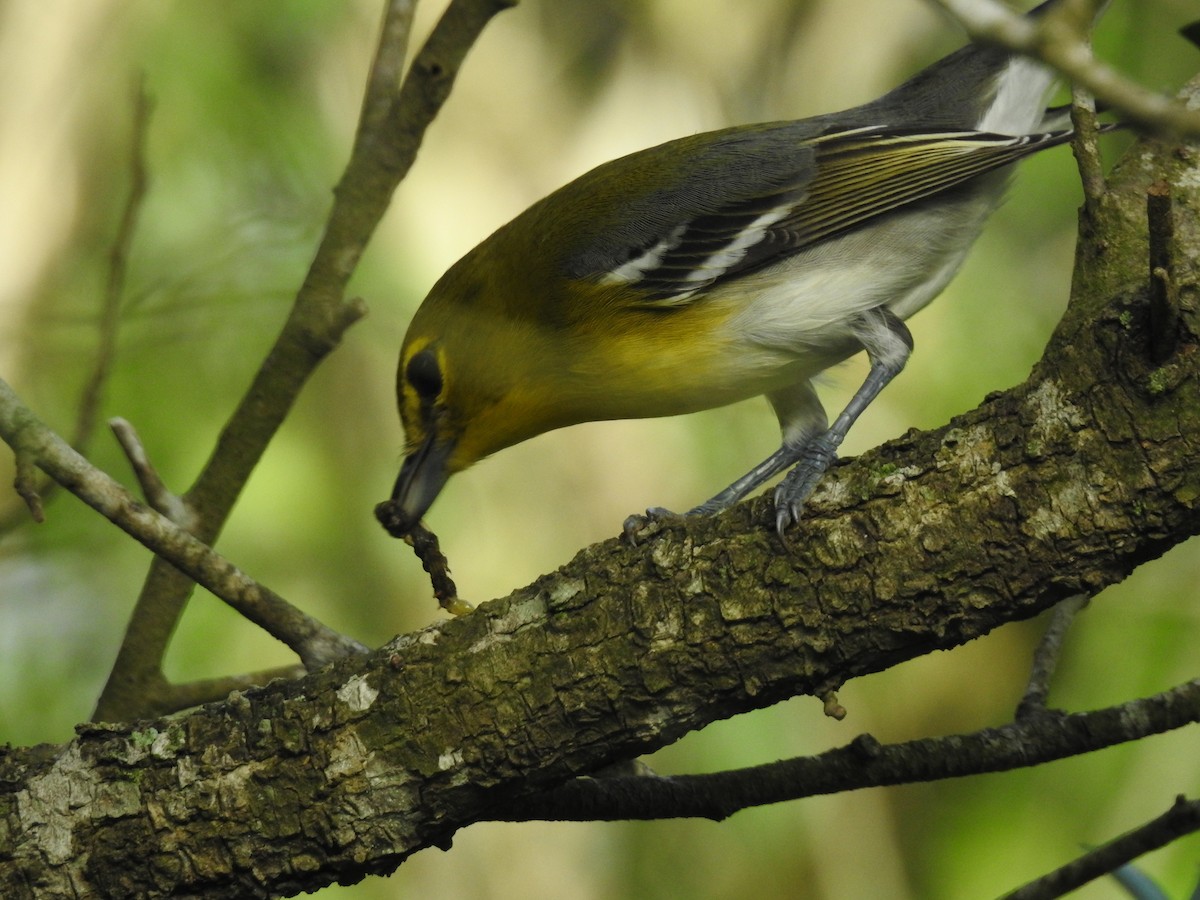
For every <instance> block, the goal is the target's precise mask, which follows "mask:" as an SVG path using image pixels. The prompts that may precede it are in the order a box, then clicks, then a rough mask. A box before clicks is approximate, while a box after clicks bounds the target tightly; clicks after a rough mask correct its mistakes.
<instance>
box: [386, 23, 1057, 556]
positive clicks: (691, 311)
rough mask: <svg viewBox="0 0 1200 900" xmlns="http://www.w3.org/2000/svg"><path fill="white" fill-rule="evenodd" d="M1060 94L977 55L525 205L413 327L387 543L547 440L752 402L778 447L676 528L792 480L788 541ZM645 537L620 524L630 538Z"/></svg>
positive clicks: (603, 172) (663, 152)
mask: <svg viewBox="0 0 1200 900" xmlns="http://www.w3.org/2000/svg"><path fill="white" fill-rule="evenodd" d="M1058 2H1060V0H1048V2H1045V3H1042V4H1041V5H1039V6H1038V7H1036V8H1035V9H1034V10H1032V11H1031V12H1029V13H1028V14H1027V15H1029V16H1032V17H1035V18H1037V17H1040V16H1043V15H1044V14H1045V13H1046V11H1047V10H1049V9H1051V8H1052V7H1053V6H1055V5H1056V4H1057V3H1058ZM1056 81H1057V77H1056V75H1055V73H1054V72H1053V71H1052V70H1051V69H1049V68H1048V67H1047V66H1045V65H1044V64H1042V63H1040V62H1037V61H1034V60H1032V59H1030V58H1027V57H1024V56H1020V55H1015V54H1012V53H1010V52H1007V51H1005V50H1003V49H1000V48H998V47H995V46H991V45H984V44H978V43H971V44H967V45H966V46H964V47H962V48H961V49H959V50H957V51H955V52H953V53H951V54H950V55H949V56H946V57H944V58H943V59H941V60H939V61H938V62H935V63H934V64H932V65H931V66H929V67H928V68H926V69H924V70H922V71H920V72H918V73H917V74H916V75H914V76H912V77H911V78H909V79H908V80H907V81H905V82H904V83H902V84H901V85H900V86H898V87H896V88H894V89H893V90H891V91H890V92H888V93H887V94H885V95H883V96H882V97H880V98H878V99H876V100H873V101H871V102H868V103H865V104H863V105H860V106H857V107H854V108H851V109H847V110H843V111H840V112H834V113H828V114H823V115H817V116H815V117H811V118H805V119H799V120H793V121H781V122H769V123H762V124H752V125H743V126H735V127H730V128H725V129H722V130H718V131H712V132H707V133H702V134H695V135H690V136H686V137H682V138H679V139H676V140H672V141H669V142H667V143H664V144H660V145H658V146H655V147H651V148H649V149H646V150H641V151H637V152H634V153H632V154H629V155H627V156H623V157H621V158H619V159H616V160H613V161H610V162H606V163H604V164H602V165H600V166H598V167H596V168H594V169H592V170H591V171H589V172H587V173H585V174H584V175H582V176H580V177H578V178H577V179H575V180H574V181H571V182H570V183H568V184H567V185H565V186H564V187H561V188H559V189H558V190H556V191H554V192H553V193H551V194H549V195H548V196H546V197H545V198H543V199H542V200H539V201H538V202H536V203H534V204H533V205H532V206H530V207H529V208H528V209H526V210H525V211H524V212H522V213H520V214H519V215H518V216H516V218H514V219H513V220H511V221H510V222H508V223H507V224H505V225H503V226H501V227H500V228H499V229H498V230H496V231H495V232H494V233H493V234H492V235H491V236H490V237H488V238H487V239H486V240H484V241H483V242H482V243H480V244H479V245H478V246H476V247H475V248H474V249H473V250H471V251H470V252H468V253H467V254H466V255H465V256H464V257H463V258H462V259H460V260H459V261H458V262H457V263H455V264H454V265H453V266H452V267H451V268H450V269H449V270H448V271H447V272H446V273H445V274H444V275H443V276H442V277H441V278H440V279H439V280H438V281H437V282H436V283H435V285H434V286H433V288H432V289H431V290H430V292H429V294H428V295H427V297H426V298H425V300H424V301H423V303H422V304H421V305H420V307H419V308H418V309H417V311H416V313H415V315H414V316H413V318H412V321H411V324H410V325H409V328H408V331H407V334H406V335H405V337H404V340H403V344H402V347H401V353H400V361H399V367H398V371H397V379H396V381H397V395H398V402H399V408H400V417H401V421H402V424H403V429H404V434H405V441H406V446H405V455H404V460H403V463H402V465H401V468H400V473H399V476H398V477H397V479H396V482H395V485H394V488H393V491H392V494H391V498H390V500H388V501H385V503H384V504H381V507H383V506H386V507H387V508H388V510H389V515H388V516H387V517H386V521H385V527H387V528H388V530H389V531H391V532H392V533H393V534H395V535H397V536H404V535H405V534H406V533H408V532H410V531H411V530H412V529H413V528H414V527H416V525H417V523H419V521H420V520H421V518H422V517H423V516H424V515H425V513H426V512H427V511H428V509H429V508H430V506H431V505H432V504H433V502H434V500H435V499H436V498H437V497H438V496H439V494H440V493H441V492H442V489H443V488H444V486H445V485H446V483H447V481H448V479H449V478H450V477H451V476H452V475H454V474H456V473H458V472H461V471H463V470H464V469H466V468H468V467H469V466H471V465H472V464H474V463H475V462H477V461H479V460H481V459H483V458H484V457H487V456H489V455H490V454H493V453H496V452H497V451H500V450H503V449H505V448H507V447H510V446H512V445H514V444H517V443H519V442H522V441H525V440H527V439H529V438H532V437H534V436H536V435H539V434H542V433H544V432H547V431H550V430H552V429H557V428H562V427H565V426H569V425H573V424H577V423H581V422H588V421H598V420H608V419H631V418H646V417H656V416H671V415H678V414H682V413H690V412H695V411H698V410H703V409H709V408H713V407H718V406H723V405H726V404H729V403H733V402H735V401H740V400H743V399H746V398H750V397H755V396H758V395H765V397H766V399H767V400H768V401H769V403H770V405H771V407H772V408H773V410H774V412H775V415H776V417H777V418H778V421H779V426H780V432H781V442H780V446H779V449H778V450H776V451H775V452H774V453H772V454H771V455H770V456H768V457H767V458H766V459H764V460H762V461H761V462H760V463H758V464H757V465H755V466H753V467H752V468H751V469H750V470H749V471H748V472H746V474H745V475H743V476H742V477H740V478H738V479H737V480H736V481H734V482H733V483H732V484H730V485H729V486H728V487H726V488H725V489H723V490H721V491H719V492H718V493H717V494H715V495H714V496H713V497H712V498H711V499H709V500H708V501H706V502H704V503H701V504H700V505H698V506H696V507H694V508H693V509H691V510H690V511H689V512H688V515H702V514H709V513H714V512H716V511H719V510H722V509H725V508H726V507H728V506H730V505H732V504H733V503H735V502H737V501H739V500H741V499H742V498H744V497H746V496H747V495H748V494H750V493H752V492H753V491H755V490H756V489H758V488H759V487H761V486H762V485H763V484H764V483H765V482H767V481H768V480H770V479H771V478H773V477H774V476H776V475H778V474H779V473H781V472H786V474H785V475H784V476H783V478H782V480H781V482H780V483H779V484H778V486H777V487H776V489H775V492H774V513H775V517H774V518H775V521H774V526H775V528H776V530H777V531H778V533H779V534H780V536H781V537H782V536H783V535H784V534H785V532H786V530H787V529H788V528H789V527H791V526H792V525H793V524H794V523H796V522H797V521H798V520H799V519H800V518H801V515H802V512H803V509H804V505H805V502H806V501H807V500H808V499H809V497H810V496H811V495H812V493H813V491H814V489H815V488H816V485H817V484H818V482H819V481H820V479H821V477H822V475H823V474H824V473H825V472H826V470H827V469H828V468H829V467H830V465H831V464H832V463H833V462H834V460H835V459H836V457H837V449H838V447H839V445H840V444H841V443H842V440H843V439H844V438H845V436H846V433H847V432H848V431H849V429H850V427H851V426H852V425H853V424H854V422H855V420H857V419H858V417H859V416H860V415H861V414H862V412H863V411H864V410H865V409H866V408H867V407H868V405H869V404H870V403H871V402H872V401H873V400H874V399H875V398H876V397H877V396H878V394H879V392H880V391H881V390H883V388H884V387H886V386H887V384H888V383H889V382H891V381H892V379H893V378H895V377H896V376H897V375H898V374H899V373H900V371H901V370H902V369H903V368H904V365H905V363H906V361H907V360H908V358H909V356H910V354H911V352H912V350H913V338H912V334H911V332H910V331H909V329H908V327H907V325H906V324H905V320H907V319H908V318H909V317H910V316H911V315H913V314H914V313H915V312H917V311H918V310H920V309H922V308H923V307H924V306H926V305H927V304H928V303H929V302H930V301H931V300H933V299H934V298H935V297H936V296H937V295H938V294H939V293H941V291H942V290H943V288H944V287H945V286H946V284H947V283H948V282H949V281H950V279H951V278H952V277H953V275H954V274H955V273H956V272H957V270H958V269H959V267H960V265H961V264H962V262H963V260H964V258H965V257H966V255H967V253H968V251H969V250H970V248H971V245H972V244H973V243H974V242H975V240H976V238H977V237H978V236H979V234H980V232H981V231H982V229H983V227H984V223H985V221H986V219H987V218H988V216H989V214H990V213H991V212H992V211H993V210H994V209H995V208H996V207H997V206H998V205H999V204H1000V202H1001V200H1002V198H1003V196H1004V193H1005V190H1006V187H1007V185H1008V182H1009V180H1010V176H1011V172H1012V170H1013V168H1014V163H1016V162H1018V161H1019V160H1021V159H1023V158H1025V157H1028V156H1030V155H1031V154H1034V153H1037V152H1039V151H1041V150H1044V149H1046V148H1049V147H1053V146H1055V145H1058V144H1062V143H1064V142H1065V141H1067V140H1069V139H1070V137H1071V128H1070V122H1069V116H1068V115H1067V113H1066V112H1065V111H1064V109H1063V108H1062V107H1056V108H1048V107H1047V100H1048V97H1049V95H1050V92H1051V90H1052V89H1053V87H1054V86H1055V84H1056ZM861 351H865V352H866V356H867V359H868V361H869V364H870V367H869V372H868V374H867V376H866V378H865V380H864V381H863V383H862V384H861V386H859V387H858V389H857V391H855V393H854V394H853V396H852V397H851V399H850V401H849V402H848V403H847V405H846V407H845V408H844V409H842V410H841V411H840V413H839V414H838V415H837V416H836V417H834V420H833V422H832V423H830V422H829V419H828V416H827V415H826V412H825V409H824V407H823V406H822V403H821V401H820V399H819V398H818V396H817V393H816V391H815V389H814V387H813V379H814V378H815V377H816V376H818V375H819V374H820V373H821V372H823V371H825V370H826V369H828V368H830V367H831V366H834V365H836V364H837V363H840V362H842V361H843V360H845V359H847V358H848V357H850V356H852V355H854V354H856V353H858V352H861ZM664 515H669V513H667V512H666V511H665V510H662V509H660V508H657V507H655V508H651V509H648V510H647V516H650V517H652V518H653V517H657V516H664ZM384 520H385V519H384V518H383V517H381V521H384ZM389 523H390V524H389ZM644 525H645V518H644V517H641V516H631V517H630V519H628V520H626V523H625V531H626V534H627V535H629V536H630V537H631V538H632V537H634V536H636V534H637V533H638V531H639V530H640V529H641V528H643V527H644Z"/></svg>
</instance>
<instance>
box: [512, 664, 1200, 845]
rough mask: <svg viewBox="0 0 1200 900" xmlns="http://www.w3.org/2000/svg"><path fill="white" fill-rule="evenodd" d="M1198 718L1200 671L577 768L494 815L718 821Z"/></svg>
mask: <svg viewBox="0 0 1200 900" xmlns="http://www.w3.org/2000/svg"><path fill="white" fill-rule="evenodd" d="M1195 722H1200V679H1198V680H1194V681H1189V682H1186V683H1184V684H1181V685H1179V686H1177V687H1175V688H1172V689H1171V690H1168V691H1164V692H1162V693H1160V694H1155V695H1154V696H1151V697H1144V698H1141V699H1138V700H1131V701H1129V702H1127V703H1122V704H1119V705H1117V706H1110V707H1107V708H1105V709H1099V710H1093V711H1091V712H1085V713H1072V714H1063V715H1042V716H1033V717H1030V718H1029V719H1027V720H1025V721H1014V722H1012V723H1010V724H1008V725H1005V726H1003V727H1001V728H985V729H983V730H981V731H976V732H972V733H970V734H955V735H949V736H946V737H935V738H922V739H920V740H914V741H906V742H904V743H900V744H880V743H879V742H878V741H876V740H875V739H874V738H873V737H871V736H870V735H861V736H860V737H857V738H855V739H854V740H853V741H852V742H851V743H850V744H848V745H846V746H845V747H838V748H836V749H833V750H827V751H825V752H824V753H821V754H818V755H816V756H807V757H800V758H796V759H789V760H782V761H780V762H774V763H768V764H765V765H760V766H751V767H749V768H744V769H735V770H731V771H727V772H717V773H713V774H708V775H680V776H616V777H611V778H603V779H592V778H577V779H574V780H573V781H569V782H567V783H565V784H563V785H560V786H559V787H556V788H554V789H552V790H549V791H545V792H543V793H539V794H534V795H532V796H527V797H522V798H521V799H520V801H519V802H516V803H513V804H512V805H511V806H509V807H506V808H504V809H503V810H502V811H499V812H497V813H495V814H494V815H492V816H489V819H491V820H493V821H499V822H528V821H534V820H548V821H569V822H578V821H613V820H619V819H639V820H646V819H673V818H689V817H701V818H707V819H713V820H714V821H720V820H722V819H725V818H727V817H729V816H731V815H733V814H734V813H735V812H738V811H739V810H742V809H747V808H749V807H753V806H763V805H766V804H769V803H780V802H782V801H786V800H798V799H801V798H803V797H814V796H817V795H821V794H833V793H838V792H841V791H848V790H857V789H859V788H864V787H882V786H885V785H895V784H912V783H915V782H924V781H937V780H941V779H945V778H960V777H963V776H967V775H979V774H983V773H987V772H1004V771H1008V770H1010V769H1017V768H1025V767H1027V766H1031V765H1037V764H1040V763H1045V762H1051V761H1053V760H1057V759H1064V758H1066V757H1068V756H1077V755H1079V754H1081V753H1088V752H1091V751H1094V750H1100V749H1103V748H1105V747H1111V746H1114V745H1116V744H1121V743H1126V742H1129V741H1136V740H1139V739H1141V738H1144V737H1146V736H1148V735H1151V734H1160V733H1162V732H1164V731H1170V730H1172V729H1175V728H1181V727H1183V726H1184V725H1190V724H1193V723H1195Z"/></svg>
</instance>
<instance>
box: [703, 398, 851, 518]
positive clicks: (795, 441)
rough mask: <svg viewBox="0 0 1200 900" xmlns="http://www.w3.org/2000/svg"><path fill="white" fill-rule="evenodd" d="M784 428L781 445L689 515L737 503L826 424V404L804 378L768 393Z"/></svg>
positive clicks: (792, 458) (788, 463)
mask: <svg viewBox="0 0 1200 900" xmlns="http://www.w3.org/2000/svg"><path fill="white" fill-rule="evenodd" d="M767 399H768V400H769V401H770V402H771V406H772V408H774V410H775V416H776V417H777V418H778V419H779V427H780V429H781V430H782V431H783V445H782V446H781V447H780V448H779V449H778V450H776V451H775V452H774V453H772V454H771V455H770V456H768V457H767V458H766V459H764V460H763V461H762V462H760V463H759V464H758V465H757V466H755V467H754V468H753V469H751V470H750V471H749V472H747V473H746V474H745V475H743V476H742V477H741V478H739V479H738V480H737V481H735V482H734V483H733V484H731V485H729V487H727V488H725V490H723V491H721V493H719V494H717V495H716V496H715V497H713V498H712V499H711V500H708V501H707V502H705V503H701V504H700V505H699V506H697V507H696V508H695V509H692V510H689V511H688V515H697V514H709V513H715V512H719V511H720V510H722V509H726V508H728V507H730V506H733V504H735V503H737V502H738V501H739V500H741V499H742V498H743V497H745V496H746V495H747V494H749V493H750V492H751V491H754V490H756V489H757V488H759V487H760V486H761V485H762V484H763V483H764V482H766V481H767V480H768V479H770V478H772V477H773V476H775V475H777V474H779V473H780V472H782V471H783V470H784V469H786V468H787V467H788V466H791V465H793V464H794V463H795V462H796V459H797V456H798V454H799V453H801V452H802V451H803V448H804V447H805V446H806V445H807V444H808V443H809V442H810V441H811V440H812V439H813V438H814V437H816V436H817V435H818V434H820V433H821V432H823V431H825V429H826V428H827V427H828V424H829V422H828V420H827V419H826V418H825V408H824V407H823V406H821V401H820V400H819V399H818V398H817V392H816V391H815V390H813V386H812V383H811V382H809V381H803V382H801V383H800V384H795V385H790V386H788V387H786V388H784V389H783V390H780V391H775V392H774V393H772V394H769V395H768V396H767Z"/></svg>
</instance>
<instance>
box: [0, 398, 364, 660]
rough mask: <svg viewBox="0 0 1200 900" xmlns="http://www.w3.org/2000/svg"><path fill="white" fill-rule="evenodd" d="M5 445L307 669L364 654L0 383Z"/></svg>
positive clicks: (0, 420)
mask: <svg viewBox="0 0 1200 900" xmlns="http://www.w3.org/2000/svg"><path fill="white" fill-rule="evenodd" d="M0 438H3V440H4V441H5V442H6V443H8V444H9V446H11V447H13V448H14V449H16V448H20V449H19V452H21V453H24V454H27V455H28V457H29V458H30V459H31V460H32V461H34V462H36V464H37V466H38V468H40V469H41V470H42V471H43V472H45V473H46V474H47V475H49V476H50V477H51V478H53V479H54V480H55V481H56V482H58V483H59V484H61V485H62V486H63V487H65V488H66V489H67V490H69V491H70V492H71V493H73V494H74V495H75V496H77V497H78V498H79V499H80V500H82V501H83V502H84V503H86V504H87V505H88V506H90V507H92V508H93V509H95V510H96V511H97V512H99V513H100V514H101V515H103V516H104V517H105V518H107V519H108V520H109V521H111V522H113V523H114V524H116V525H117V526H118V527H119V528H121V530H122V531H125V532H126V533H127V534H129V535H130V536H132V537H133V538H135V539H136V540H138V541H139V542H140V543H142V544H144V545H145V546H146V547H148V548H149V549H150V550H152V551H154V553H156V554H157V555H158V556H160V557H162V558H163V559H165V560H167V561H168V562H169V563H170V564H171V565H173V566H175V567H176V568H177V569H179V570H180V571H181V572H183V573H185V574H186V575H187V576H188V577H190V578H192V579H193V580H195V581H196V582H197V583H199V584H202V585H204V587H206V588H208V589H209V590H210V591H212V592H213V593H214V594H216V595H217V596H218V597H220V598H221V599H222V600H224V601H225V602H226V603H228V604H229V605H230V606H232V607H233V608H234V609H236V610H237V611H238V612H240V613H241V614H242V615H244V616H245V617H246V618H247V619H249V620H250V621H252V622H254V623H255V624H256V625H259V626H260V627H262V628H263V629H264V630H266V631H267V633H268V634H270V635H272V636H273V637H275V638H278V639H279V640H281V641H283V643H285V644H287V645H288V646H289V647H291V648H292V649H293V650H294V651H296V653H297V655H299V657H300V659H301V661H302V662H303V663H304V665H305V667H306V668H308V669H310V670H311V669H314V668H317V667H319V666H321V665H324V664H325V663H327V662H329V661H331V660H333V659H337V658H339V657H342V656H345V655H347V654H350V653H360V652H366V648H365V647H363V646H362V645H361V644H359V643H358V642H357V641H354V640H351V639H350V638H347V637H345V636H343V635H341V634H338V633H337V632H336V631H333V630H332V629H330V628H328V627H327V626H325V625H323V624H321V623H320V622H318V621H317V620H316V619H314V618H312V617H311V616H308V615H306V614H305V613H303V612H301V611H300V610H298V609H296V608H295V607H294V606H292V605H291V604H290V603H288V602H287V601H286V600H284V599H283V598H282V597H280V596H279V595H278V594H275V593H274V592H273V591H271V590H269V589H268V588H266V587H263V586H262V585H260V584H258V583H256V582H255V581H253V580H252V579H251V578H250V577H249V576H248V575H246V574H245V573H244V572H242V571H241V570H240V569H238V568H237V567H236V566H234V565H233V564H232V563H230V562H229V561H228V560H226V559H224V558H223V557H222V556H220V555H219V554H218V553H216V551H214V550H213V549H212V548H211V547H208V546H207V545H205V544H204V543H203V542H201V541H200V540H198V539H196V538H195V537H193V536H192V535H191V534H189V533H188V532H186V531H184V530H183V529H181V528H180V527H179V526H178V525H176V524H175V523H174V522H172V521H171V520H170V519H168V518H166V517H165V516H163V515H162V514H161V513H158V512H156V511H154V510H152V509H149V508H147V507H146V506H144V505H142V504H141V503H138V502H137V500H136V499H135V498H134V497H133V495H131V494H130V493H129V492H128V491H127V490H125V488H123V487H122V486H121V485H120V484H118V483H117V482H116V481H114V480H113V479H112V478H110V477H109V476H108V475H106V474H105V473H104V472H102V471H100V470H99V469H97V468H96V467H95V466H93V465H92V464H91V463H89V462H88V461H87V460H86V459H84V458H83V457H82V456H81V455H80V454H79V453H78V452H77V451H75V450H74V449H73V448H72V447H71V446H69V445H68V444H67V442H66V441H64V440H63V439H62V438H60V437H59V436H58V435H56V434H55V433H54V432H53V431H51V430H50V429H49V428H48V427H47V426H46V425H45V424H44V423H43V422H41V421H40V420H39V419H38V418H37V416H35V415H34V414H33V413H32V412H31V411H30V410H29V408H28V407H26V406H25V405H24V404H23V403H22V402H21V400H20V398H19V397H18V396H17V395H16V393H15V392H14V391H13V390H12V388H11V387H10V386H9V385H8V383H7V382H5V381H3V380H0Z"/></svg>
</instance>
